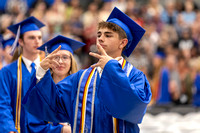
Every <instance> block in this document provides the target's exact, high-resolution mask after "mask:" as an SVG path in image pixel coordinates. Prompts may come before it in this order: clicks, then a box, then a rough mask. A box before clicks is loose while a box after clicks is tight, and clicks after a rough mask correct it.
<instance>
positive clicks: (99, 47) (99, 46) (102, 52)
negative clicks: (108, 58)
mask: <svg viewBox="0 0 200 133" xmlns="http://www.w3.org/2000/svg"><path fill="white" fill-rule="evenodd" d="M97 49H98V51H99V52H100V54H101V55H107V53H106V51H105V50H104V49H103V48H102V46H101V45H100V44H97Z"/></svg>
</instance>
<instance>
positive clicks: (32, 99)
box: [22, 71, 78, 122]
mask: <svg viewBox="0 0 200 133" xmlns="http://www.w3.org/2000/svg"><path fill="white" fill-rule="evenodd" d="M76 78H78V77H77V73H76V74H72V75H70V76H68V77H66V78H65V79H64V80H62V81H61V82H59V83H58V84H56V85H55V83H54V81H53V79H52V77H51V74H50V71H47V73H46V74H45V76H44V77H43V78H42V79H41V80H40V81H39V82H38V83H37V84H36V85H35V86H32V87H31V88H30V89H29V91H28V92H27V94H26V96H25V98H24V99H23V102H22V103H23V104H24V106H25V108H26V109H27V110H28V112H30V113H31V114H33V115H34V116H36V117H37V118H40V119H42V120H45V121H51V122H69V120H70V114H71V110H72V109H71V89H72V87H73V88H76V86H74V85H76V83H75V82H76V81H77V80H76ZM35 80H36V79H35ZM33 82H34V81H33ZM38 112H39V113H38Z"/></svg>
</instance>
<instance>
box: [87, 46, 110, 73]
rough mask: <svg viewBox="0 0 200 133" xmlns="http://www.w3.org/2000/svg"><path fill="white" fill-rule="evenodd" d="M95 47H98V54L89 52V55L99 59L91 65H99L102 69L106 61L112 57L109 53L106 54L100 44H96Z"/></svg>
mask: <svg viewBox="0 0 200 133" xmlns="http://www.w3.org/2000/svg"><path fill="white" fill-rule="evenodd" d="M97 49H98V51H99V53H100V54H97V53H93V52H90V53H89V55H91V56H93V57H95V58H98V59H99V61H98V62H97V63H96V64H94V65H92V66H91V67H98V66H99V67H101V68H102V69H103V68H104V66H105V65H106V63H107V62H108V61H109V60H111V59H113V58H112V57H110V56H109V55H107V53H106V51H105V50H104V49H103V48H102V46H101V45H99V44H97Z"/></svg>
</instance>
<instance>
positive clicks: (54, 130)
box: [28, 114, 63, 133]
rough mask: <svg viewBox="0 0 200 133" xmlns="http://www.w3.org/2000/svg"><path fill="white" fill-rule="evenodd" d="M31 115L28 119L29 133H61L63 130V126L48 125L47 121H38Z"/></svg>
mask: <svg viewBox="0 0 200 133" xmlns="http://www.w3.org/2000/svg"><path fill="white" fill-rule="evenodd" d="M28 115H29V119H28V127H29V128H28V129H29V132H31V133H32V132H37V133H61V130H62V128H63V125H60V124H58V125H53V124H51V123H48V122H47V121H43V120H40V119H37V118H36V117H34V116H32V115H31V114H28Z"/></svg>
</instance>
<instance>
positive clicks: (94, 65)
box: [91, 63, 99, 68]
mask: <svg viewBox="0 0 200 133" xmlns="http://www.w3.org/2000/svg"><path fill="white" fill-rule="evenodd" d="M98 66H99V64H98V63H96V64H93V65H91V67H92V68H95V67H98Z"/></svg>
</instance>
